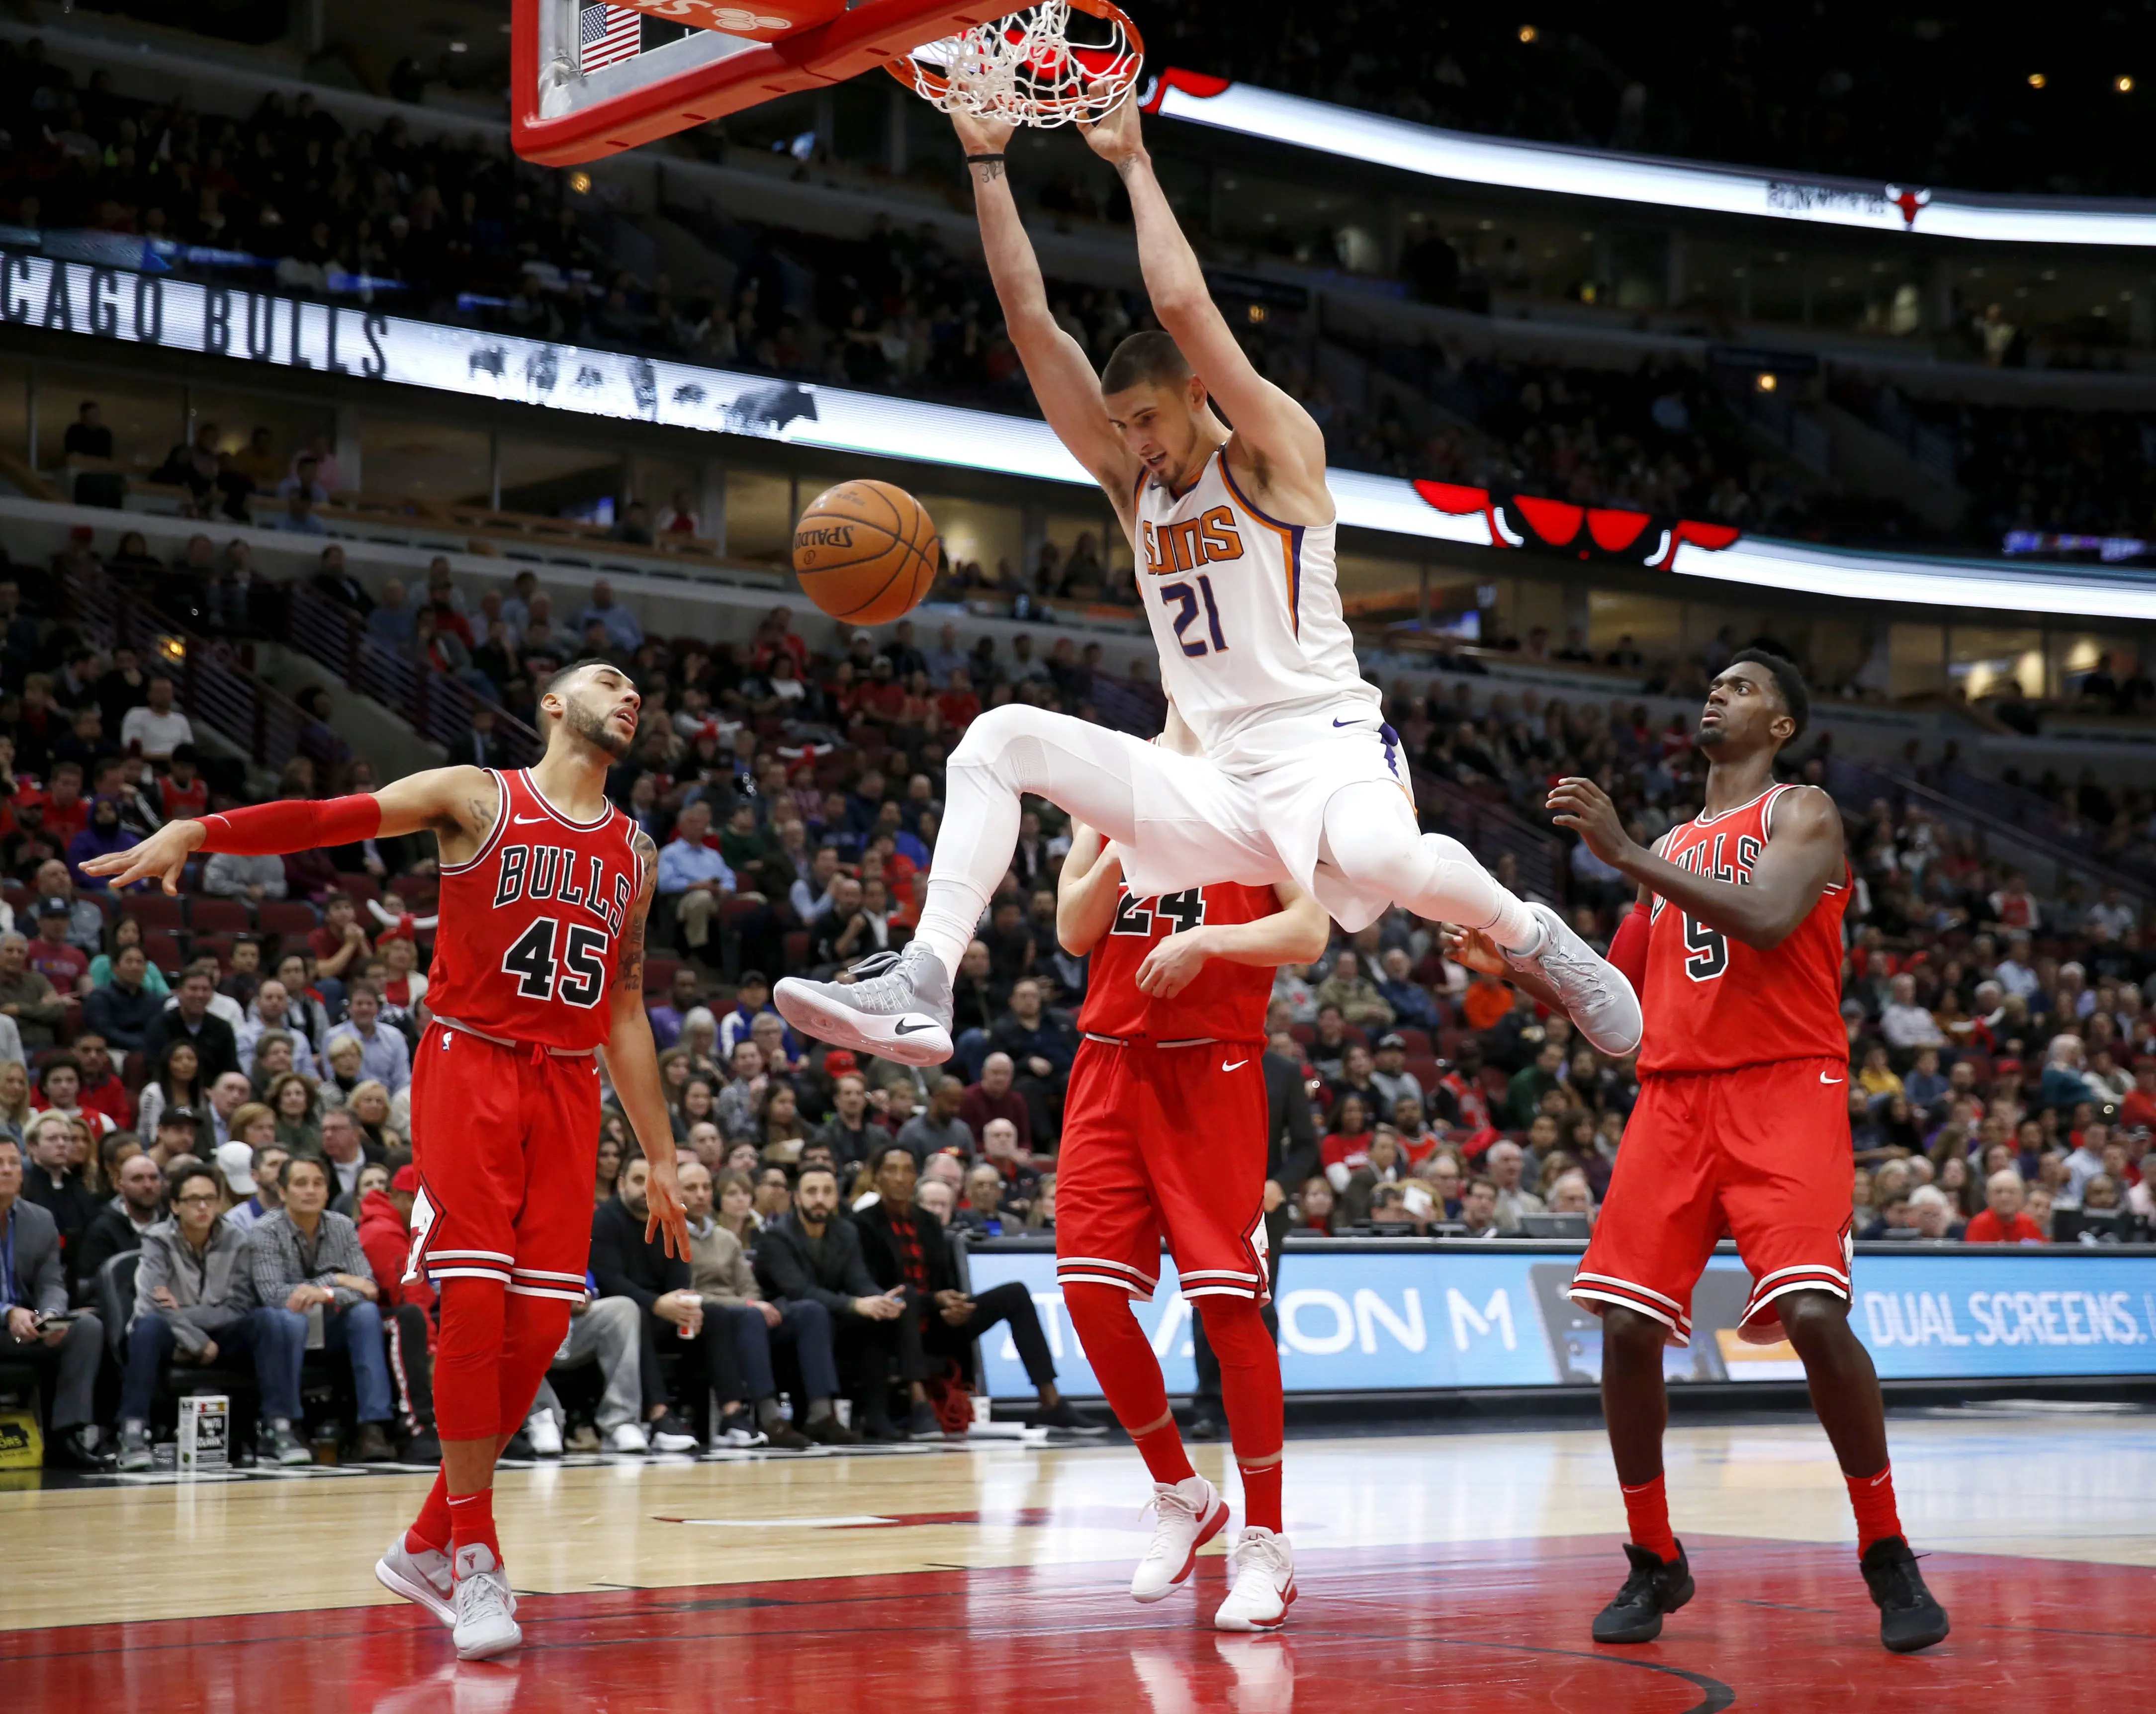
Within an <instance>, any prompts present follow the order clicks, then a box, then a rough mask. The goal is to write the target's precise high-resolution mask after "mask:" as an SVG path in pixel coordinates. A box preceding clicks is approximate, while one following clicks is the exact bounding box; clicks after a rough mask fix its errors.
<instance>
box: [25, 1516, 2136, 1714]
mask: <svg viewBox="0 0 2156 1714" xmlns="http://www.w3.org/2000/svg"><path fill="white" fill-rule="evenodd" d="M1691 1552H1692V1557H1693V1563H1694V1565H1695V1567H1696V1568H1697V1573H1698V1577H1699V1583H1700V1593H1699V1596H1698V1598H1697V1599H1696V1600H1695V1601H1694V1602H1693V1603H1692V1604H1691V1606H1689V1607H1688V1608H1686V1609H1685V1611H1684V1612H1683V1613H1681V1614H1678V1615H1677V1616H1676V1618H1675V1619H1673V1620H1671V1624H1670V1625H1669V1628H1668V1629H1667V1630H1666V1631H1665V1633H1664V1634H1663V1638H1662V1640H1661V1642H1660V1643H1657V1644H1654V1645H1649V1646H1646V1647H1644V1648H1639V1649H1630V1650H1618V1649H1597V1648H1595V1647H1594V1646H1593V1645H1590V1644H1589V1643H1588V1642H1587V1641H1586V1632H1587V1624H1588V1620H1589V1618H1590V1617H1591V1616H1592V1614H1594V1611H1595V1609H1597V1608H1598V1607H1599V1605H1600V1604H1601V1603H1602V1601H1603V1600H1604V1599H1606V1598H1607V1596H1608V1595H1609V1593H1610V1590H1611V1589H1612V1588H1614V1585H1615V1583H1616V1581H1617V1579H1618V1578H1619V1576H1620V1574H1621V1561H1620V1557H1619V1555H1618V1552H1617V1550H1616V1547H1615V1545H1614V1542H1594V1541H1586V1540H1577V1539H1574V1540H1565V1541H1544V1542H1490V1543H1462V1544H1457V1545H1454V1546H1450V1547H1441V1548H1431V1549H1418V1550H1402V1551H1391V1550H1388V1551H1385V1552H1377V1551H1374V1550H1373V1551H1369V1552H1341V1553H1332V1554H1324V1553H1312V1554H1311V1555H1308V1556H1307V1557H1306V1562H1305V1565H1304V1568H1303V1569H1302V1571H1301V1576H1300V1581H1301V1589H1302V1599H1301V1601H1300V1602H1299V1603H1298V1604H1296V1609H1295V1616H1294V1619H1293V1621H1292V1623H1291V1627H1290V1629H1288V1631H1287V1632H1286V1634H1283V1635H1281V1636H1276V1637H1250V1636H1224V1635H1221V1634H1218V1633H1216V1632H1214V1630H1212V1629H1210V1628H1209V1625H1208V1624H1206V1622H1205V1618H1206V1615H1209V1614H1210V1612H1211V1610H1212V1607H1213V1605H1214V1604H1215V1603H1217V1602H1218V1601H1219V1599H1220V1596H1221V1594H1222V1593H1224V1590H1223V1588H1222V1583H1221V1578H1222V1571H1223V1564H1224V1563H1223V1562H1222V1561H1221V1560H1219V1559H1217V1558H1209V1559H1206V1560H1204V1561H1202V1562H1201V1563H1200V1569H1199V1574H1198V1577H1197V1578H1196V1579H1195V1581H1196V1582H1197V1583H1198V1585H1199V1588H1198V1590H1197V1594H1196V1599H1193V1598H1192V1596H1191V1595H1189V1594H1188V1593H1178V1595H1176V1596H1173V1597H1171V1598H1170V1599H1168V1601H1166V1602H1164V1603H1163V1604H1161V1605H1159V1606H1158V1607H1152V1608H1143V1607H1137V1606H1133V1605H1132V1603H1131V1602H1130V1601H1129V1599H1127V1597H1126V1596H1124V1595H1123V1594H1122V1593H1121V1591H1120V1589H1119V1588H1116V1585H1115V1583H1114V1580H1113V1577H1112V1574H1111V1570H1110V1568H1107V1567H1105V1566H1104V1567H1101V1568H1099V1570H1098V1572H1097V1573H1091V1574H1081V1573H1076V1572H1074V1571H1073V1570H1072V1569H1071V1568H1052V1569H1043V1570H1034V1571H1026V1570H1012V1569H997V1570H992V1571H960V1570H950V1571H936V1572H929V1573H921V1574H919V1575H916V1576H909V1577H880V1578H828V1579H823V1580H819V1581H814V1582H799V1583H763V1584H757V1585H746V1586H745V1585H738V1584H715V1585H707V1586H704V1587H701V1588H666V1589H638V1590H623V1591H620V1592H618V1593H593V1594H579V1595H561V1596H525V1597H523V1598H521V1600H520V1603H519V1608H518V1613H517V1617H518V1619H520V1620H521V1622H522V1624H523V1625H524V1627H525V1636H526V1646H525V1648H524V1649H523V1650H522V1651H521V1653H520V1654H518V1655H514V1656H511V1657H510V1659H509V1660H507V1661H506V1663H503V1664H485V1665H463V1666H459V1665H457V1664H456V1663H455V1661H454V1659H453V1657H452V1655H451V1654H450V1650H449V1640H448V1638H447V1636H446V1635H445V1634H444V1633H443V1632H442V1631H441V1630H439V1629H437V1628H436V1627H435V1626H434V1624H432V1623H431V1621H429V1620H427V1619H424V1618H423V1616H422V1615H421V1614H418V1613H417V1612H415V1611H413V1609H409V1608H405V1607H393V1608H392V1607H369V1608H347V1609H339V1610H331V1611H325V1612H314V1613H294V1614H264V1615H259V1616H242V1617H239V1618H224V1619H187V1620H176V1621H171V1622H160V1623H151V1624H131V1625H126V1626H119V1627H115V1626H110V1625H85V1626H74V1627H67V1628H61V1629H48V1630H40V1631H18V1632H13V1633H8V1634H0V1685H4V1686H5V1687H6V1691H7V1696H6V1698H5V1700H6V1702H7V1705H8V1706H10V1707H13V1708H21V1709H26V1710H37V1711H46V1710H52V1711H61V1710H66V1711H74V1710H98V1709H115V1708H118V1709H126V1708H154V1709H156V1710H157V1711H158V1714H197V1711H202V1714H209V1711H217V1714H231V1711H235V1710H238V1711H242V1714H345V1711H352V1714H557V1711H559V1714H593V1711H603V1714H644V1711H651V1714H660V1711H682V1710H696V1711H703V1710H709V1709H715V1708H723V1709H725V1710H726V1711H728V1714H732V1711H736V1710H746V1711H755V1714H765V1711H782V1710H783V1711H787V1714H794V1711H814V1714H851V1711H855V1710H859V1711H861V1714H870V1711H873V1714H962V1711H963V1714H978V1711H981V1710H984V1709H1023V1710H1025V1711H1027V1714H1045V1711H1050V1710H1064V1709H1069V1710H1080V1709H1083V1710H1088V1711H1092V1710H1124V1709H1130V1710H1137V1711H1142V1714H1145V1711H1149V1714H1201V1711H1212V1710H1219V1711H1224V1714H1294V1711H1296V1710H1301V1711H1304V1714H1378V1711H1382V1714H1400V1711H1404V1710H1409V1709H1419V1708H1430V1707H1445V1708H1460V1709H1472V1710H1476V1711H1478V1714H1481V1711H1510V1710H1519V1711H1527V1710H1539V1711H1552V1710H1554V1711H1562V1714H1570V1711H1579V1714H1686V1711H1702V1714H1704V1711H1712V1710H1716V1709H1721V1708H1728V1707H1739V1706H1742V1707H1756V1708H1768V1709H1813V1708H1817V1709H1836V1710H1840V1709H1863V1708H1889V1707H1897V1708H1902V1709H1908V1710H1922V1709H1928V1708H1945V1707H1952V1708H1953V1709H1954V1710H1956V1711H1957V1714H1989V1711H1994V1710H1996V1711H2001V1714H2005V1711H2012V1714H2044V1711H2051V1710H2066V1709H2076V1710H2085V1709H2088V1708H2092V1707H2101V1706H2104V1704H2105V1703H2106V1701H2107V1699H2108V1700H2111V1701H2113V1702H2114V1705H2115V1706H2122V1707H2123V1706H2132V1704H2133V1702H2135V1701H2138V1700H2139V1699H2140V1698H2142V1697H2143V1696H2145V1694H2146V1690H2147V1686H2148V1673H2149V1662H2150V1660H2151V1659H2152V1655H2151V1652H2150V1651H2151V1645H2152V1644H2156V1573H2152V1572H2150V1571H2148V1570H2143V1569H2139V1568H2128V1567H2118V1566H2105V1565H2091V1564H2085V1563H2073V1562H2066V1561H2056V1560H2035V1559H2017V1558H2010V1557H1989V1556H1978V1555H1954V1554H1940V1555H1938V1556H1935V1557H1932V1558H1931V1559H1929V1560H1928V1562H1927V1563H1926V1566H1925V1571H1926V1574H1927V1576H1928V1578H1929V1579H1930V1581H1931V1583H1932V1586H1933V1588H1934V1589H1935V1590H1937V1591H1938V1593H1939V1594H1940V1596H1941V1597H1942V1599H1944V1600H1945V1601H1946V1603H1947V1604H1948V1607H1949V1609H1951V1610H1952V1612H1953V1619H1954V1634H1953V1636H1952V1637H1951V1638H1950V1639H1949V1640H1948V1641H1947V1642H1946V1643H1945V1644H1943V1645H1942V1646H1940V1647H1939V1648H1938V1649H1936V1650H1932V1651H1931V1652H1929V1653H1928V1654H1925V1655H1915V1656H1905V1657H1897V1656H1893V1655H1887V1654H1886V1653H1884V1652H1883V1651H1882V1650H1881V1649H1880V1648H1879V1646H1878V1643H1877V1640H1876V1630H1875V1624H1876V1621H1875V1617H1874V1614H1873V1611H1872V1609H1871V1605H1870V1604H1869V1603H1868V1602H1867V1601H1866V1599H1865V1597H1864V1593H1863V1588H1862V1585H1861V1582H1860V1581H1859V1579H1858V1578H1857V1576H1856V1569H1855V1567H1854V1565H1853V1564H1852V1563H1851V1554H1850V1552H1849V1551H1848V1550H1847V1549H1846V1548H1843V1547H1818V1546H1812V1545H1805V1544H1792V1543H1788V1542H1746V1541H1738V1540H1732V1539H1729V1538H1709V1539H1702V1540H1699V1541H1697V1542H1694V1543H1692V1544H1691Z"/></svg>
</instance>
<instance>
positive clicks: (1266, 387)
mask: <svg viewBox="0 0 2156 1714" xmlns="http://www.w3.org/2000/svg"><path fill="white" fill-rule="evenodd" d="M1081 129H1082V130H1083V131H1085V133H1086V141H1087V142H1088V143H1090V144H1091V145H1092V147H1093V151H1094V153H1096V155H1098V156H1100V157H1101V159H1102V160H1104V161H1106V162H1107V163H1108V164H1109V165H1110V166H1111V167H1114V168H1115V169H1116V172H1117V174H1118V175H1120V176H1121V177H1122V181H1123V185H1124V188H1125V189H1126V190H1127V191H1128V192H1129V193H1130V198H1131V215H1132V219H1133V220H1134V221H1135V222H1136V223H1137V236H1138V265H1139V267H1140V269H1142V271H1143V273H1144V275H1145V283H1146V291H1147V294H1148V295H1150V296H1151V298H1152V312H1153V314H1154V315H1156V316H1158V317H1159V318H1160V325H1161V326H1162V327H1163V328H1164V329H1166V330H1167V331H1168V335H1169V336H1170V337H1172V338H1173V340H1174V341H1175V343H1176V348H1177V349H1178V350H1179V351H1180V352H1182V353H1183V357H1184V358H1185V360H1186V361H1187V362H1188V363H1189V364H1190V367H1192V368H1193V370H1195V371H1196V372H1197V374H1198V377H1199V380H1201V381H1203V382H1204V383H1205V390H1206V391H1207V392H1208V393H1210V394H1211V395H1212V396H1213V397H1214V398H1216V399H1218V400H1219V402H1220V407H1221V408H1222V410H1223V411H1224V412H1225V413H1226V414H1227V418H1228V420H1229V423H1232V424H1233V425H1234V427H1235V443H1239V444H1240V446H1237V445H1235V444H1231V449H1230V457H1231V458H1235V454H1236V452H1237V451H1238V450H1240V453H1241V454H1242V455H1241V457H1240V458H1239V459H1236V464H1237V469H1238V472H1239V474H1240V475H1245V476H1247V477H1248V479H1249V480H1250V481H1251V482H1252V483H1253V484H1254V485H1255V486H1256V487H1257V488H1258V489H1259V490H1260V492H1261V493H1263V494H1265V495H1268V496H1270V499H1271V500H1272V502H1273V504H1272V506H1271V508H1270V509H1271V510H1273V511H1276V513H1278V515H1279V516H1282V517H1284V518H1286V520H1287V521H1289V522H1290V523H1296V524H1324V523H1329V522H1331V521H1332V495H1331V494H1330V493H1329V492H1328V491H1327V489H1326V486H1325V435H1324V433H1323V431H1322V430H1321V429H1320V428H1318V426H1317V422H1316V421H1315V419H1313V418H1312V416H1311V414H1310V413H1309V412H1308V411H1306V410H1305V409H1304V408H1302V407H1301V405H1300V404H1298V403H1296V401H1295V400H1293V399H1292V398H1289V397H1288V396H1287V394H1286V393H1283V392H1282V391H1281V389H1280V388H1279V387H1276V386H1274V385H1273V383H1272V382H1270V381H1268V380H1266V379H1265V377H1264V376H1262V375H1260V373H1258V371H1257V367H1256V365H1255V364H1254V363H1252V362H1250V357H1249V356H1248V354H1247V353H1245V352H1244V350H1243V347H1242V346H1240V344H1239V343H1237V341H1236V339H1235V334H1234V332H1233V331H1231V330H1230V329H1229V326H1228V323H1227V320H1226V318H1225V317H1224V316H1222V315H1221V313H1220V311H1219V306H1218V305H1215V304H1214V301H1213V294H1212V293H1211V291H1210V290H1208V289H1207V287H1206V285H1205V271H1204V269H1202V268H1201V267H1199V263H1198V254H1197V252H1196V251H1194V250H1193V249H1191V248H1190V240H1189V239H1187V238H1185V237H1184V236H1183V228H1182V227H1181V225H1180V224H1178V222H1177V220H1176V218H1175V210H1174V209H1173V208H1170V207H1169V206H1168V193H1167V192H1165V191H1163V190H1162V188H1161V187H1160V181H1159V180H1158V178H1156V177H1153V171H1152V157H1151V156H1150V155H1148V154H1147V152H1146V147H1145V138H1144V136H1143V135H1142V131H1140V129H1139V125H1138V109H1137V102H1136V101H1135V100H1129V99H1126V100H1124V101H1123V103H1122V105H1120V106H1119V107H1117V108H1116V110H1114V111H1113V112H1112V113H1111V114H1109V115H1108V116H1107V117H1106V119H1103V120H1102V121H1101V122H1100V123H1099V124H1098V125H1095V126H1081Z"/></svg>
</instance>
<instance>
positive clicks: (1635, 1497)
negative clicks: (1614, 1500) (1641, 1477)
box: [1618, 1476, 1677, 1564]
mask: <svg viewBox="0 0 2156 1714" xmlns="http://www.w3.org/2000/svg"><path fill="white" fill-rule="evenodd" d="M1618 1491H1619V1492H1620V1493H1621V1494H1623V1495H1624V1496H1625V1519H1626V1521H1627V1522H1629V1523H1630V1525H1631V1527H1632V1542H1633V1545H1634V1546H1635V1547H1645V1549H1646V1550H1647V1551H1648V1552H1650V1553H1652V1554H1653V1555H1655V1557H1657V1558H1658V1559H1660V1560H1661V1561H1662V1562H1663V1563H1665V1564H1667V1563H1669V1562H1670V1561H1671V1560H1673V1559H1675V1558H1676V1557H1677V1538H1676V1537H1675V1536H1674V1535H1672V1534H1671V1532H1670V1496H1669V1493H1668V1491H1667V1490H1666V1489H1665V1488H1664V1487H1663V1486H1662V1479H1661V1477H1660V1476H1656V1477H1655V1479H1654V1481H1651V1482H1642V1483H1640V1486H1638V1487H1636V1488H1628V1487H1625V1486H1623V1485H1622V1484H1621V1483H1620V1485H1619V1488H1618Z"/></svg>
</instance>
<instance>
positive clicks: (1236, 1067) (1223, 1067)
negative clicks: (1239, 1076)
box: [1220, 1060, 1250, 1071]
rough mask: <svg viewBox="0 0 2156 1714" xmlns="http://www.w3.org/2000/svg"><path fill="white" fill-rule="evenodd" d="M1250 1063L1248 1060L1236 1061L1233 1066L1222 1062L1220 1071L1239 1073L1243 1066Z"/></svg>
mask: <svg viewBox="0 0 2156 1714" xmlns="http://www.w3.org/2000/svg"><path fill="white" fill-rule="evenodd" d="M1249 1064H1250V1061H1249V1060H1236V1061H1235V1064H1234V1065H1229V1064H1227V1063H1226V1062H1225V1061H1223V1062H1222V1064H1221V1066H1220V1069H1221V1070H1223V1071H1240V1070H1242V1069H1243V1067H1244V1066H1245V1065H1249Z"/></svg>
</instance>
